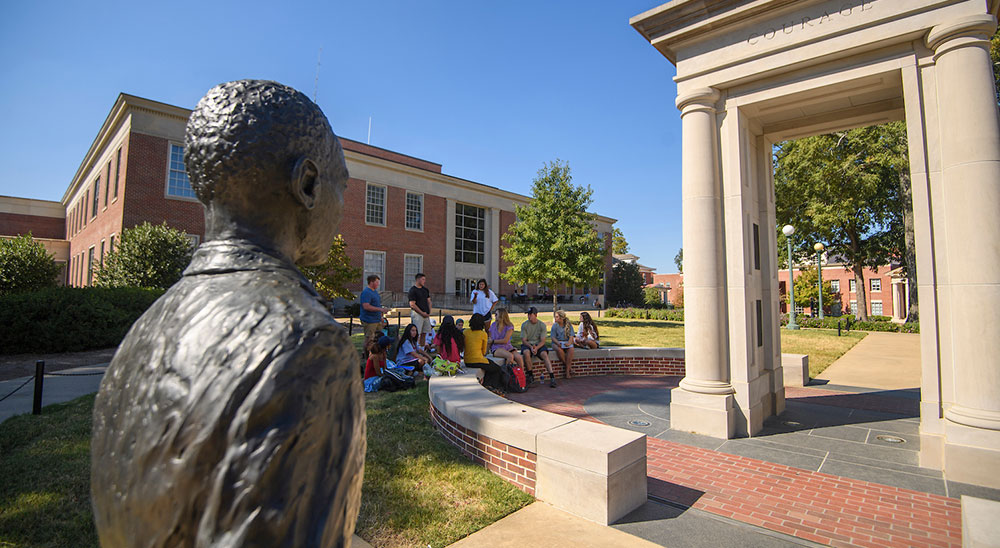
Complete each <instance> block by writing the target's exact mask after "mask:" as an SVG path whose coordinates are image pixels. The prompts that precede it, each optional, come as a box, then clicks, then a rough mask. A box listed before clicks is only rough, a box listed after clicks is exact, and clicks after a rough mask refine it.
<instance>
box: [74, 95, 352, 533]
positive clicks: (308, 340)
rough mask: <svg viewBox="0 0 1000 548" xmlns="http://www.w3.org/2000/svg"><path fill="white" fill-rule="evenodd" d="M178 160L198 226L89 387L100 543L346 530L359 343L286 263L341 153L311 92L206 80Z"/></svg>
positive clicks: (303, 255)
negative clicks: (157, 293)
mask: <svg viewBox="0 0 1000 548" xmlns="http://www.w3.org/2000/svg"><path fill="white" fill-rule="evenodd" d="M185 146H186V150H185V156H184V160H185V163H186V165H187V170H188V175H189V177H190V180H191V186H192V188H193V189H194V191H195V193H196V194H197V195H198V197H199V199H200V200H201V201H202V202H204V204H205V206H206V208H207V209H206V227H207V228H206V236H205V243H204V244H203V245H202V246H201V247H200V248H199V249H198V250H197V251H196V252H195V253H194V257H193V259H192V261H191V265H190V266H189V267H188V268H187V270H186V271H185V272H184V276H183V278H181V280H180V281H178V282H177V283H176V284H175V285H174V286H173V287H171V288H170V289H169V290H168V291H167V292H166V294H164V295H163V297H161V298H160V299H159V300H157V301H156V303H154V304H153V306H152V307H151V308H150V309H149V310H148V311H147V312H146V313H145V314H143V316H142V317H141V318H140V319H139V320H138V321H137V322H136V323H135V325H133V326H132V329H131V330H130V331H129V333H128V335H126V337H125V339H124V340H123V341H122V344H121V346H120V347H119V348H118V352H117V353H116V354H115V357H114V359H113V360H112V362H111V365H110V367H109V368H108V370H107V372H106V373H105V376H104V380H103V382H102V383H101V390H100V392H99V393H98V395H97V401H96V402H95V405H94V431H93V441H92V445H91V457H92V464H91V492H92V501H93V506H94V519H95V521H96V524H97V531H98V535H99V536H100V541H101V545H102V546H104V547H105V548H111V547H119V546H122V547H124V546H129V547H133V546H142V547H150V548H153V547H164V548H166V547H186V546H199V547H202V546H204V547H207V546H212V547H235V546H260V547H267V548H274V547H293V546H294V547H306V546H310V547H311V546H323V547H332V546H338V547H339V546H349V545H350V539H351V536H352V534H353V531H354V525H355V521H356V520H357V515H358V509H359V505H360V499H361V481H362V476H363V468H364V456H365V414H364V406H363V393H362V385H361V380H360V377H359V373H358V355H357V352H356V351H355V350H354V347H353V346H352V345H351V342H350V340H349V338H348V336H347V333H346V332H345V330H344V328H343V327H341V326H340V325H338V324H336V323H335V322H334V320H333V317H332V316H331V315H330V313H329V311H328V310H327V308H326V306H325V302H324V300H323V298H322V297H320V295H319V294H317V293H316V291H315V289H313V287H312V285H311V284H310V283H309V281H308V280H306V278H305V277H303V275H302V274H301V273H300V272H299V271H298V269H296V268H295V266H294V265H295V263H303V264H314V263H319V262H322V261H323V260H324V259H325V258H326V255H327V252H328V250H329V249H330V246H331V244H332V242H333V239H334V236H335V235H336V229H337V225H338V222H339V220H340V210H341V207H342V205H343V196H342V195H343V190H344V186H345V184H346V182H347V168H346V164H345V162H344V153H343V151H342V150H341V148H340V142H339V141H338V140H337V137H336V136H335V135H334V134H333V131H332V130H331V128H330V124H329V122H328V121H327V119H326V117H325V116H324V115H323V112H322V111H321V110H320V109H319V107H318V106H316V105H315V104H313V102H312V101H310V100H309V99H308V98H307V97H306V96H304V95H303V94H301V93H299V92H298V91H295V90H294V89H291V88H289V87H286V86H283V85H281V84H277V83H275V82H266V81H256V80H242V81H238V82H230V83H227V84H221V85H219V86H216V87H215V88H213V89H211V90H210V91H209V92H208V94H206V95H205V97H204V98H202V100H201V101H200V102H199V103H198V106H197V107H196V108H195V111H194V113H193V114H192V115H191V118H190V120H189V121H188V125H187V137H186V141H185Z"/></svg>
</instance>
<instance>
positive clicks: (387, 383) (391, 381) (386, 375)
mask: <svg viewBox="0 0 1000 548" xmlns="http://www.w3.org/2000/svg"><path fill="white" fill-rule="evenodd" d="M416 386H417V381H415V380H413V377H411V376H409V375H404V374H402V373H398V372H396V371H393V370H391V369H385V370H383V372H382V382H381V383H380V384H379V387H378V389H379V390H385V391H386V392H395V391H397V390H409V389H410V388H416Z"/></svg>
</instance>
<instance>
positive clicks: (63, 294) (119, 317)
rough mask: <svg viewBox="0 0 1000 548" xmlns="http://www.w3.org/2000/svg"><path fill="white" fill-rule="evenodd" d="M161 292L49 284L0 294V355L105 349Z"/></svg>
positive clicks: (157, 290) (115, 343) (123, 333)
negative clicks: (51, 285)
mask: <svg viewBox="0 0 1000 548" xmlns="http://www.w3.org/2000/svg"><path fill="white" fill-rule="evenodd" d="M162 294H163V290H160V289H137V288H97V287H84V288H78V287H52V288H47V289H42V290H39V291H33V292H28V293H18V294H15V295H6V296H3V297H0V325H2V326H3V329H0V354H22V353H28V352H33V353H52V352H72V351H79V350H90V349H96V348H109V347H112V346H116V345H117V344H118V343H120V342H121V340H122V338H123V337H125V333H126V332H127V331H128V329H129V327H131V326H132V324H133V323H134V322H135V320H137V319H138V318H139V316H141V315H142V313H143V312H145V311H146V309H147V308H149V306H150V305H152V304H153V301H155V300H156V299H157V298H158V297H159V296H160V295H162Z"/></svg>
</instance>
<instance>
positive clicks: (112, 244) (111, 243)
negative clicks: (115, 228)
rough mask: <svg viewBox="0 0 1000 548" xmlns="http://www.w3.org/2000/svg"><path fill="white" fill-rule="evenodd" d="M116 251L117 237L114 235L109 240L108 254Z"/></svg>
mask: <svg viewBox="0 0 1000 548" xmlns="http://www.w3.org/2000/svg"><path fill="white" fill-rule="evenodd" d="M114 250H115V235H114V234H112V235H111V238H110V239H109V240H108V253H111V252H112V251H114Z"/></svg>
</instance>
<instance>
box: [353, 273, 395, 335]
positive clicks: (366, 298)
mask: <svg viewBox="0 0 1000 548" xmlns="http://www.w3.org/2000/svg"><path fill="white" fill-rule="evenodd" d="M367 281H368V285H367V286H365V288H364V289H363V290H362V291H361V312H360V313H359V314H358V319H359V320H361V327H362V329H364V331H365V343H364V344H365V345H364V349H365V352H368V345H369V344H371V342H372V341H374V340H375V339H376V334H378V333H379V330H380V329H381V328H382V314H385V313H386V312H389V309H388V308H385V307H383V306H382V297H381V296H380V295H379V294H378V287H379V285H380V284H381V283H382V280H381V279H380V278H379V277H378V274H371V275H369V276H368V279H367Z"/></svg>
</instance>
